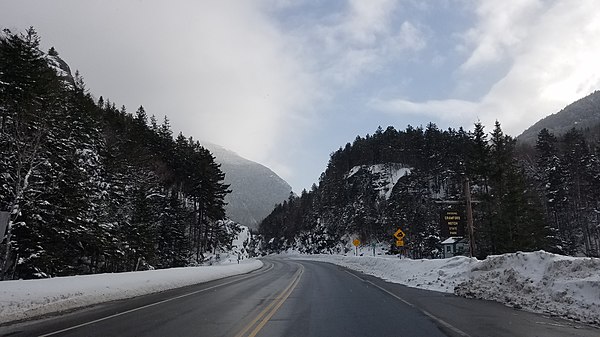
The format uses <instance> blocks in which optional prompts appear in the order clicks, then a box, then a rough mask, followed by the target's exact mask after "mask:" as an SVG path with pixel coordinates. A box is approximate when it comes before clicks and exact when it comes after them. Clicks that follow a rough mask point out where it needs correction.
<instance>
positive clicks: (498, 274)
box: [287, 251, 600, 325]
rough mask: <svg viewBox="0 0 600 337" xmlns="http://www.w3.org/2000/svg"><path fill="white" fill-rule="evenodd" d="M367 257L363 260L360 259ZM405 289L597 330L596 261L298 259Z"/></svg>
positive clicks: (546, 256) (542, 257) (532, 257)
mask: <svg viewBox="0 0 600 337" xmlns="http://www.w3.org/2000/svg"><path fill="white" fill-rule="evenodd" d="M364 255H367V254H364ZM287 256H288V257H292V258H295V259H308V260H318V261H325V262H330V263H334V264H338V265H341V266H344V267H347V268H350V269H354V270H357V271H361V272H363V273H366V274H370V275H374V276H377V277H380V278H382V279H385V280H388V281H390V282H394V283H400V284H404V285H407V286H410V287H416V288H422V289H429V290H435V291H442V292H448V293H455V294H457V295H459V296H465V297H473V298H481V299H488V300H494V301H498V302H501V303H504V304H506V305H509V306H513V307H515V308H520V309H525V310H529V311H533V312H540V313H546V314H551V315H557V316H562V317H566V318H571V319H575V320H579V321H582V322H586V323H591V324H596V325H600V259H597V258H579V257H577V258H576V257H568V256H561V255H556V254H551V253H547V252H544V251H538V252H532V253H521V252H518V253H513V254H504V255H496V256H490V257H488V258H487V259H485V260H482V261H480V260H477V259H475V258H473V259H471V258H467V257H462V256H459V257H453V258H449V259H437V260H412V259H407V258H399V257H395V256H383V255H382V256H343V255H300V254H297V253H288V255H287Z"/></svg>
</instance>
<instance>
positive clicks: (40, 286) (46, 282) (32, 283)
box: [0, 260, 263, 323]
mask: <svg viewBox="0 0 600 337" xmlns="http://www.w3.org/2000/svg"><path fill="white" fill-rule="evenodd" d="M262 265H263V264H262V262H261V261H258V260H246V261H243V262H241V263H240V264H230V265H219V266H202V267H187V268H171V269H161V270H148V271H139V272H129V273H114V274H97V275H81V276H69V277H56V278H51V279H41V280H18V281H2V282H0V323H5V322H10V321H14V320H19V319H26V318H29V317H34V316H39V315H43V314H47V313H51V312H57V311H63V310H68V309H73V308H78V307H84V306H88V305H91V304H96V303H101V302H106V301H112V300H118V299H124V298H130V297H135V296H140V295H145V294H150V293H154V292H159V291H164V290H168V289H174V288H179V287H183V286H187V285H192V284H197V283H203V282H208V281H212V280H216V279H220V278H224V277H228V276H233V275H238V274H244V273H248V272H250V271H253V270H256V269H259V268H260V267H262Z"/></svg>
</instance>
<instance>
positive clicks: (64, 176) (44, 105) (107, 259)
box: [0, 29, 235, 279]
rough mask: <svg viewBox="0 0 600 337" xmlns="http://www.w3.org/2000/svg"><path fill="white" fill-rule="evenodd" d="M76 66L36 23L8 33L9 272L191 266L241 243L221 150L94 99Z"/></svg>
mask: <svg viewBox="0 0 600 337" xmlns="http://www.w3.org/2000/svg"><path fill="white" fill-rule="evenodd" d="M61 65H62V66H61ZM65 65H66V64H65V63H64V62H63V61H62V60H61V59H60V58H59V57H58V53H57V52H56V51H55V50H54V49H53V48H52V49H51V50H50V51H49V52H48V53H47V54H46V53H44V52H42V51H40V49H39V37H38V35H37V34H36V32H35V31H34V30H33V29H30V30H28V31H27V32H26V33H23V34H14V33H12V32H10V31H8V30H4V31H3V33H2V34H1V35H0V112H1V120H0V123H1V124H0V153H1V158H0V211H3V212H4V214H5V215H6V214H9V215H10V216H9V217H10V222H9V226H8V228H7V230H6V232H5V233H0V238H2V235H3V234H5V235H4V236H3V238H4V239H3V241H2V245H0V253H1V256H0V263H1V267H3V268H2V273H3V275H2V276H3V277H4V278H5V279H8V278H31V277H48V276H59V275H72V274H82V273H99V272H117V271H131V270H137V269H142V268H151V267H155V268H166V267H175V266H184V265H187V264H189V263H194V262H201V261H202V260H203V258H204V254H205V252H207V251H211V250H213V249H214V248H216V247H217V246H222V245H226V244H227V243H228V242H230V237H231V233H232V229H231V228H225V225H224V223H225V222H223V221H220V220H222V219H223V218H224V215H225V214H224V208H223V207H224V203H223V198H224V196H225V194H226V193H227V192H228V190H227V186H226V185H224V184H223V183H222V181H223V178H224V174H223V173H222V172H221V170H220V168H219V165H217V164H216V163H215V161H214V157H213V156H212V154H211V153H210V152H209V151H208V150H206V149H204V148H203V147H201V146H200V145H199V143H198V142H197V141H194V140H193V139H192V138H191V137H190V138H186V137H184V136H183V135H182V134H179V135H178V136H177V137H176V138H175V139H174V138H173V136H172V133H171V129H170V126H169V122H168V120H167V118H165V119H164V121H163V122H162V123H158V122H157V121H156V119H155V118H154V117H153V116H152V117H150V118H148V116H147V115H146V112H145V111H144V108H143V107H140V108H139V109H137V111H136V112H135V113H134V114H130V113H128V112H127V111H126V109H125V107H121V108H120V109H117V108H116V106H115V104H114V103H111V102H110V101H109V100H106V101H105V100H104V99H103V98H102V97H100V99H99V100H98V101H95V100H94V99H93V98H92V96H91V95H90V94H89V93H88V92H87V90H86V89H85V87H84V84H83V81H82V79H81V77H80V76H79V75H78V74H77V73H76V75H75V77H74V78H73V77H72V76H71V75H70V73H69V71H68V68H66V69H65ZM233 230H235V229H233Z"/></svg>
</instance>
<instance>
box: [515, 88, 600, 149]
mask: <svg viewBox="0 0 600 337" xmlns="http://www.w3.org/2000/svg"><path fill="white" fill-rule="evenodd" d="M598 124H600V91H598V90H596V91H594V92H593V93H591V94H589V95H588V96H586V97H584V98H581V99H579V100H577V101H575V102H573V103H571V104H569V105H567V106H566V107H565V108H563V109H562V110H560V111H559V112H557V113H554V114H552V115H550V116H548V117H546V118H543V119H541V120H540V121H538V122H537V123H535V124H533V125H532V126H531V127H529V128H528V129H527V130H525V131H523V133H522V134H521V135H519V136H518V137H517V140H518V141H519V142H522V143H528V144H535V142H536V140H537V135H538V133H539V132H540V131H541V130H542V129H544V128H546V129H548V131H550V132H551V133H553V134H554V135H556V136H560V135H562V134H565V133H566V132H567V131H569V130H571V129H572V128H576V129H585V128H588V127H594V126H595V125H598Z"/></svg>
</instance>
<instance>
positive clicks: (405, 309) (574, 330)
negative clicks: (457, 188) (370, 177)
mask: <svg viewBox="0 0 600 337" xmlns="http://www.w3.org/2000/svg"><path fill="white" fill-rule="evenodd" d="M263 261H264V267H263V268H261V269H259V270H258V271H255V272H252V273H249V274H246V275H239V276H234V277H229V278H226V279H222V280H217V281H212V282H208V283H203V284H199V285H194V286H189V287H184V288H180V289H175V290H171V291H166V292H162V293H158V294H152V295H147V296H141V297H137V298H133V299H129V300H121V301H114V302H109V303H104V304H101V305H96V306H92V307H89V308H85V309H81V310H76V311H73V312H70V313H62V314H60V315H54V316H51V317H45V318H42V319H38V320H34V321H28V322H21V323H17V324H12V325H5V326H0V335H2V336H232V337H247V336H261V337H268V336H303V337H305V336H327V337H334V336H344V337H347V336H405V337H409V336H433V337H435V336H463V337H465V336H472V337H475V336H491V337H495V336H499V337H501V336H511V337H512V336H545V337H551V336H560V337H568V336H584V337H585V336H590V337H591V336H596V337H597V336H600V329H597V328H593V327H590V326H586V325H583V324H578V323H574V322H570V321H565V320H562V319H557V318H551V317H547V316H544V315H539V314H533V313H528V312H524V311H519V310H516V309H512V308H508V307H506V306H504V305H501V304H498V303H494V302H489V301H480V300H473V299H465V298H460V297H456V296H454V295H451V294H445V293H439V292H432V291H425V290H419V289H413V288H408V287H405V286H401V285H397V284H392V283H387V282H384V281H382V280H380V279H377V278H375V277H371V276H367V275H364V274H361V273H358V272H354V271H350V270H348V269H345V268H342V267H339V266H335V265H332V264H327V263H322V262H312V261H300V260H286V259H264V260H263Z"/></svg>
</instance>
